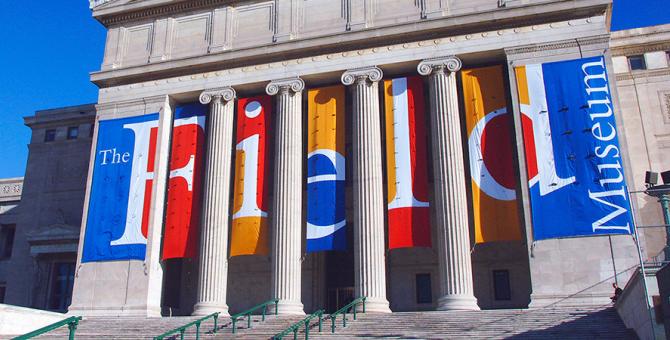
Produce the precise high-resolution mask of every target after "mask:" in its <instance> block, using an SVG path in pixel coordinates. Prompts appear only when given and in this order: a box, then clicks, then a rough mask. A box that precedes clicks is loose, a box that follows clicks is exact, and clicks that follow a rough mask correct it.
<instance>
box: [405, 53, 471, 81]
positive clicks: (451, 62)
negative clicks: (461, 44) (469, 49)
mask: <svg viewBox="0 0 670 340" xmlns="http://www.w3.org/2000/svg"><path fill="white" fill-rule="evenodd" d="M462 66H463V62H461V59H458V57H455V56H448V57H438V58H430V59H425V60H423V61H421V62H420V63H419V65H418V66H417V67H416V70H417V71H418V72H419V74H420V75H422V76H427V75H429V74H431V73H433V72H434V71H439V70H447V71H449V72H458V71H459V70H460V69H461V67H462Z"/></svg>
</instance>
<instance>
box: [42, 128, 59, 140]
mask: <svg viewBox="0 0 670 340" xmlns="http://www.w3.org/2000/svg"><path fill="white" fill-rule="evenodd" d="M55 140H56V130H53V129H49V130H47V131H46V132H45V133H44V141H45V142H53V141H55Z"/></svg>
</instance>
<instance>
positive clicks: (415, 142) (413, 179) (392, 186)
mask: <svg viewBox="0 0 670 340" xmlns="http://www.w3.org/2000/svg"><path fill="white" fill-rule="evenodd" d="M384 99H385V109H386V164H387V177H388V178H387V180H388V228H389V231H388V232H389V248H390V249H394V248H405V247H430V246H431V240H430V207H429V203H428V162H427V158H426V157H427V150H426V144H427V143H426V138H427V137H426V122H425V109H424V107H425V103H424V101H425V98H424V92H423V83H422V79H421V78H420V77H418V76H414V77H403V78H396V79H392V80H385V81H384Z"/></svg>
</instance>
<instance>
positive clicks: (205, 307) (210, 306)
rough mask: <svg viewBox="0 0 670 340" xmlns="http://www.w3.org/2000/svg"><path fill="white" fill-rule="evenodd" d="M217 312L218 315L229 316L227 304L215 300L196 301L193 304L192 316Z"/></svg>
mask: <svg viewBox="0 0 670 340" xmlns="http://www.w3.org/2000/svg"><path fill="white" fill-rule="evenodd" d="M216 312H219V316H230V314H228V305H227V304H225V303H223V304H222V303H216V302H198V303H196V304H195V306H193V313H191V315H193V316H206V315H210V314H212V313H216Z"/></svg>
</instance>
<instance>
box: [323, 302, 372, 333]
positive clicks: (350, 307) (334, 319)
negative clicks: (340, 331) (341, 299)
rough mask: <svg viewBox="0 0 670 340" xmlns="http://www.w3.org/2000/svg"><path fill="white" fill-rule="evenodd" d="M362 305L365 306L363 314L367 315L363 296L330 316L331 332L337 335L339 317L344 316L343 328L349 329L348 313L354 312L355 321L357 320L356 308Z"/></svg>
mask: <svg viewBox="0 0 670 340" xmlns="http://www.w3.org/2000/svg"><path fill="white" fill-rule="evenodd" d="M360 303H362V304H363V313H365V296H362V297H359V298H357V299H355V300H354V301H351V302H350V303H349V304H348V305H346V306H344V307H342V308H340V309H339V310H338V311H337V312H335V313H333V314H330V332H331V333H335V325H336V323H337V316H338V315H342V327H347V311H349V310H351V311H353V314H354V320H356V306H358V304H360Z"/></svg>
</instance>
